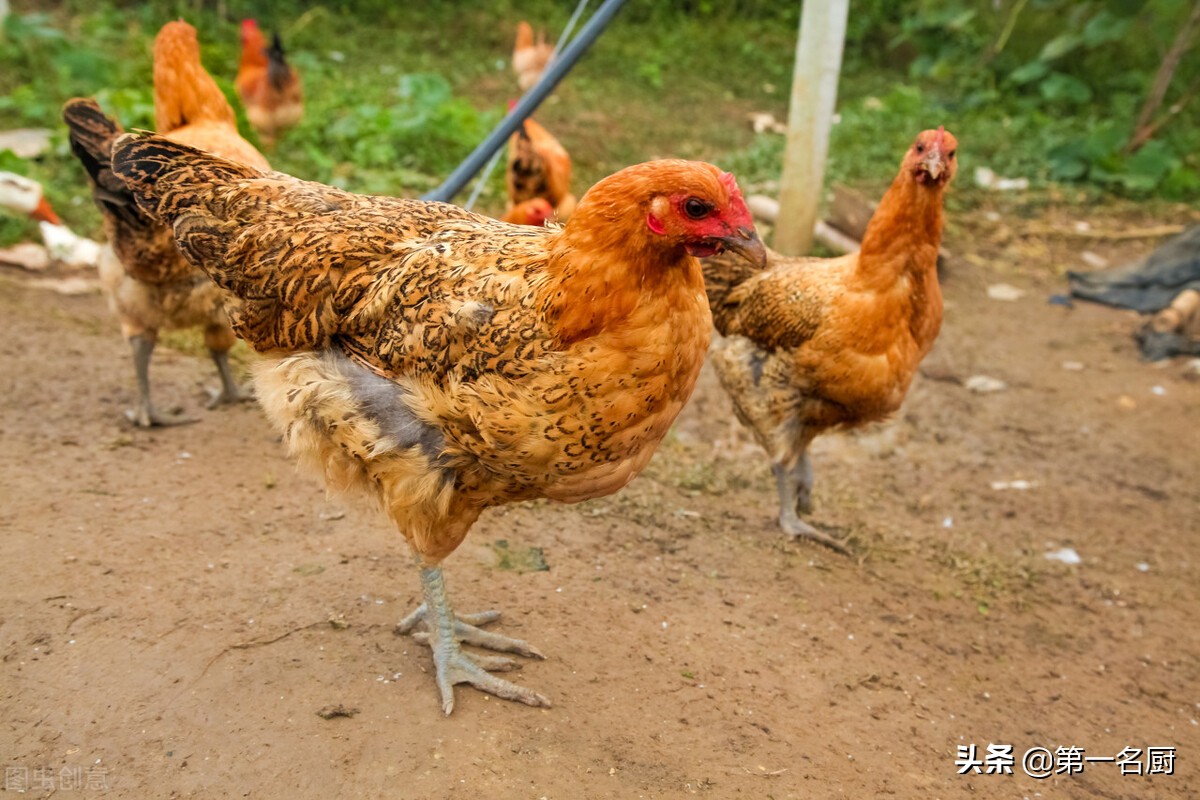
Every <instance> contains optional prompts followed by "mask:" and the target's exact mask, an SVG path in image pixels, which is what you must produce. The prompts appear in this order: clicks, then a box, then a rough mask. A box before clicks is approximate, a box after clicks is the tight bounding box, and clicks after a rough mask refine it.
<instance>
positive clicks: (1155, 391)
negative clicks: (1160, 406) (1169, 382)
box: [1150, 386, 1167, 397]
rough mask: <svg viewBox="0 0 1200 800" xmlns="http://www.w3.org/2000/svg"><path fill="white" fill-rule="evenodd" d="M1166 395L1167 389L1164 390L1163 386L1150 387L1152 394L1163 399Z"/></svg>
mask: <svg viewBox="0 0 1200 800" xmlns="http://www.w3.org/2000/svg"><path fill="white" fill-rule="evenodd" d="M1166 393H1167V390H1166V388H1164V387H1162V386H1151V387H1150V394H1154V395H1158V396H1159V397H1162V396H1163V395H1165V394H1166Z"/></svg>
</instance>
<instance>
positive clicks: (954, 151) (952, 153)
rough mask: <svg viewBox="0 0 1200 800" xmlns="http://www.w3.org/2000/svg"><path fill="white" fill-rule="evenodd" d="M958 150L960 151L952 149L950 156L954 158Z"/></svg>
mask: <svg viewBox="0 0 1200 800" xmlns="http://www.w3.org/2000/svg"><path fill="white" fill-rule="evenodd" d="M957 152H958V151H957V150H951V151H950V158H954V154H955V153H957Z"/></svg>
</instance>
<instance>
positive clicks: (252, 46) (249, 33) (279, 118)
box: [234, 19, 304, 147]
mask: <svg viewBox="0 0 1200 800" xmlns="http://www.w3.org/2000/svg"><path fill="white" fill-rule="evenodd" d="M234 88H236V89H237V93H238V96H239V97H241V98H242V105H244V106H245V107H246V119H247V120H249V122H250V124H251V125H253V126H254V129H255V130H256V131H258V134H259V136H261V137H262V140H263V143H264V144H266V145H267V146H268V147H274V145H275V143H276V141H278V139H279V135H280V134H281V133H283V132H284V131H285V130H287V129H288V128H291V127H293V126H295V125H296V124H297V123H299V122H300V120H301V119H302V118H303V117H304V89H303V86H302V85H301V82H300V76H299V75H298V74H297V73H296V70H295V69H293V68H292V66H291V65H290V64H288V63H287V58H286V57H285V55H284V52H283V43H282V42H281V41H280V39H279V34H278V33H276V34H274V35H273V36H272V37H271V44H270V45H269V46H268V45H267V40H266V37H265V36H263V32H262V31H261V30H260V29H259V27H258V23H257V22H256V21H254V20H252V19H247V20H243V21H242V60H241V63H240V64H239V65H238V73H237V78H236V79H235V80H234Z"/></svg>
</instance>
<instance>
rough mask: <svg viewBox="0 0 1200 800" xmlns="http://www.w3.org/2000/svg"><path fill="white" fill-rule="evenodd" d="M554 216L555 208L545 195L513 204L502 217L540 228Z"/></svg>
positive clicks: (515, 222)
mask: <svg viewBox="0 0 1200 800" xmlns="http://www.w3.org/2000/svg"><path fill="white" fill-rule="evenodd" d="M553 216H554V209H553V208H552V207H551V205H550V201H549V200H547V199H546V198H544V197H535V198H533V199H532V200H525V201H523V202H521V203H517V204H516V205H515V206H512V207H511V208H509V209H508V211H505V212H504V216H502V217H500V219H501V220H503V221H504V222H511V223H513V224H514V225H533V226H534V227H535V228H540V227H542V226H543V225H545V224H546V220H548V219H551V218H552V217H553Z"/></svg>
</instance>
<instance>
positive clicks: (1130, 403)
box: [1117, 394, 1137, 411]
mask: <svg viewBox="0 0 1200 800" xmlns="http://www.w3.org/2000/svg"><path fill="white" fill-rule="evenodd" d="M1117 408H1121V409H1124V410H1125V411H1132V410H1133V409H1135V408H1137V400H1134V399H1133V398H1132V397H1130V396H1129V395H1127V394H1123V395H1121V396H1120V397H1118V398H1117Z"/></svg>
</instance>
